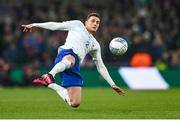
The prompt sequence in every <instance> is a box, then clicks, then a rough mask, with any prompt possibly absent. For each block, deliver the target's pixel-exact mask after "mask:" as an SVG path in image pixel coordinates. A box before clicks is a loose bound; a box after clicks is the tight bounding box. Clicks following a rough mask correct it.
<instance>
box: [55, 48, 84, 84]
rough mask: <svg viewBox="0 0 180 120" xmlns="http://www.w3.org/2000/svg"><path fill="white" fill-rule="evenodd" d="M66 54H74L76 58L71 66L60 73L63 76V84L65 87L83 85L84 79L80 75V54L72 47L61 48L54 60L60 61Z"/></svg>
mask: <svg viewBox="0 0 180 120" xmlns="http://www.w3.org/2000/svg"><path fill="white" fill-rule="evenodd" d="M65 55H73V56H74V58H75V64H74V65H73V66H72V67H71V68H69V69H67V70H65V71H63V72H61V73H59V74H60V78H61V85H62V86H63V87H65V88H67V87H72V86H80V87H82V86H83V79H82V77H81V75H80V61H79V58H78V56H77V55H76V54H75V53H74V52H73V50H71V49H62V50H60V52H59V53H58V55H57V57H56V59H55V61H54V62H55V64H57V63H58V62H60V61H61V60H62V58H63V57H64V56H65Z"/></svg>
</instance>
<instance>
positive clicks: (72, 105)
mask: <svg viewBox="0 0 180 120" xmlns="http://www.w3.org/2000/svg"><path fill="white" fill-rule="evenodd" d="M80 104H81V103H80V101H76V100H72V101H71V107H74V108H77V107H79V106H80Z"/></svg>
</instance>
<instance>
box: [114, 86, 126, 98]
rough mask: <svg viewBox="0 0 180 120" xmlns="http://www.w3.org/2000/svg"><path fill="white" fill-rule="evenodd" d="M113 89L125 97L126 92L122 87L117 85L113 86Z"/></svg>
mask: <svg viewBox="0 0 180 120" xmlns="http://www.w3.org/2000/svg"><path fill="white" fill-rule="evenodd" d="M112 88H113V89H114V90H115V91H116V92H117V93H118V94H119V95H122V96H124V94H125V92H124V91H123V90H122V89H121V88H120V87H118V86H117V85H112Z"/></svg>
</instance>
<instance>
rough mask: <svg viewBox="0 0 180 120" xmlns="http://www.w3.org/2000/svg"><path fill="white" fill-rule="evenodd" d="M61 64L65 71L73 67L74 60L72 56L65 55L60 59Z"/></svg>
mask: <svg viewBox="0 0 180 120" xmlns="http://www.w3.org/2000/svg"><path fill="white" fill-rule="evenodd" d="M61 62H62V63H64V64H65V65H66V69H69V68H70V67H72V66H73V65H74V63H75V58H74V57H73V56H72V55H67V56H65V57H64V58H63V59H62V61H61Z"/></svg>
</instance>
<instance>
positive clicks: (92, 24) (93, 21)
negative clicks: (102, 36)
mask: <svg viewBox="0 0 180 120" xmlns="http://www.w3.org/2000/svg"><path fill="white" fill-rule="evenodd" d="M99 24H100V19H99V18H98V17H96V16H91V17H90V18H89V19H87V20H86V22H85V27H86V29H87V30H88V31H89V32H90V33H95V32H96V31H97V30H98V28H99Z"/></svg>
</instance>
